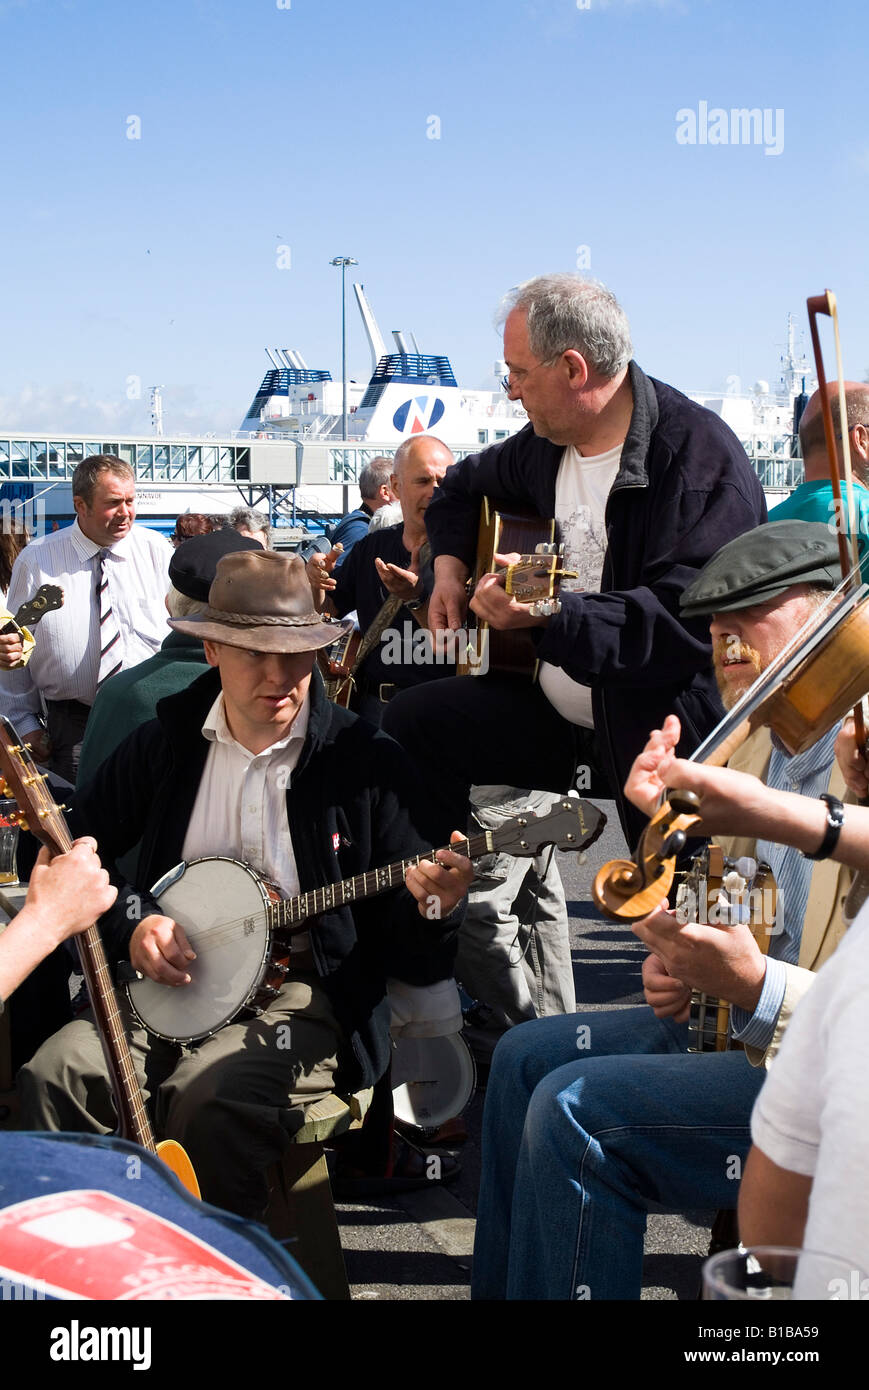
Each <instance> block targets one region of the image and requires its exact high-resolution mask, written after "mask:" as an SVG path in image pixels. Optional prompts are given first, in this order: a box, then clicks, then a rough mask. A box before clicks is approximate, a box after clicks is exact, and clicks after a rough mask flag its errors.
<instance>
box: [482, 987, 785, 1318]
mask: <svg viewBox="0 0 869 1390" xmlns="http://www.w3.org/2000/svg"><path fill="white" fill-rule="evenodd" d="M687 1046H688V1029H687V1025H686V1024H676V1023H673V1022H672V1021H671V1020H669V1019H664V1020H659V1019H656V1018H655V1016H654V1014H653V1013H652V1010H651V1009H650V1008H648V1007H646V1006H645V1005H643V1006H642V1007H640V1008H636V1009H615V1010H607V1011H604V1010H601V1011H598V1012H593V1013H585V1014H571V1015H567V1016H564V1017H560V1018H559V1017H556V1018H541V1019H535V1020H534V1021H533V1022H531V1023H524V1024H522V1025H520V1026H519V1027H518V1028H513V1029H511V1030H510V1032H509V1033H507V1034H506V1035H505V1036H504V1037H503V1038H502V1039H501V1041H500V1042H499V1044H498V1046H497V1048H496V1049H495V1054H494V1058H493V1062H492V1071H491V1075H490V1078H489V1086H488V1092H487V1095H486V1109H485V1114H484V1117H483V1176H482V1181H481V1185H480V1200H479V1205H478V1209H477V1237H476V1245H475V1247H474V1274H473V1281H472V1294H473V1297H474V1298H486V1299H501V1298H519V1299H521V1298H526V1299H544V1298H545V1299H587V1298H592V1299H619V1298H622V1299H623V1298H639V1296H640V1289H641V1287H642V1268H643V1237H644V1235H645V1230H646V1214H647V1211H648V1209H649V1205H650V1204H651V1203H654V1204H656V1209H658V1210H660V1209H661V1208H663V1209H664V1210H668V1211H692V1210H698V1209H704V1208H705V1209H715V1208H718V1207H734V1206H735V1205H736V1196H737V1190H738V1187H739V1177H740V1176H741V1170H742V1164H743V1162H744V1160H745V1156H746V1154H747V1152H748V1148H749V1144H750V1142H751V1136H750V1131H749V1120H750V1116H751V1108H752V1105H753V1104H754V1100H755V1097H756V1096H757V1093H758V1091H759V1090H760V1087H761V1084H762V1082H763V1079H764V1076H765V1074H766V1073H765V1072H764V1070H763V1069H762V1068H756V1067H752V1066H751V1064H750V1063H749V1062H748V1060H747V1059H746V1057H745V1054H744V1053H742V1052H719V1053H709V1054H704V1055H695V1054H691V1053H688V1052H687V1051H686V1049H687Z"/></svg>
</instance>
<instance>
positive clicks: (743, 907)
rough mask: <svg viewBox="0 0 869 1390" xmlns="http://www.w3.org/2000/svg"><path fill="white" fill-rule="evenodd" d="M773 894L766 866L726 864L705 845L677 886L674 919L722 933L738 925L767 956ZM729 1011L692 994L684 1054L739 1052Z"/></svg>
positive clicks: (775, 900)
mask: <svg viewBox="0 0 869 1390" xmlns="http://www.w3.org/2000/svg"><path fill="white" fill-rule="evenodd" d="M777 903H778V890H777V885H776V881H775V877H774V875H773V872H772V869H771V868H770V866H769V864H765V863H760V864H758V863H757V861H756V860H754V859H748V858H744V859H729V858H728V857H727V856H726V855H725V854H724V853H723V852H722V849H721V846H720V845H715V844H707V845H705V846H704V848H703V849H702V850H701V851H700V853H699V854H697V855H695V856H694V858H693V859H692V861H691V866H690V868H689V870H688V872H687V873H686V875H685V877H684V878H683V880H682V882H681V883H680V884H679V888H678V890H677V894H676V914H677V917H678V920H679V921H680V922H702V923H704V924H705V925H706V926H716V927H721V928H723V929H725V930H726V928H727V927H728V926H731V925H733V923H735V922H742V923H744V924H745V925H746V926H747V927H748V928H749V929H750V931H751V934H752V936H753V937H754V939H755V941H756V942H757V944H758V947H759V948H760V952H761V954H762V955H764V956H765V955H767V953H768V951H769V945H770V937H771V936H772V933H773V932H774V931H775V930H776V908H777ZM730 1009H731V1005H730V1004H729V1003H728V1001H727V1000H725V999H719V998H717V997H715V996H713V995H710V994H703V993H702V992H700V991H699V990H692V992H691V1004H690V1009H689V1017H688V1031H689V1033H690V1034H691V1042H690V1044H689V1046H688V1051H689V1052H729V1051H733V1050H736V1051H739V1050H740V1049H741V1048H742V1043H741V1042H737V1041H735V1040H734V1039H733V1038H731V1036H730Z"/></svg>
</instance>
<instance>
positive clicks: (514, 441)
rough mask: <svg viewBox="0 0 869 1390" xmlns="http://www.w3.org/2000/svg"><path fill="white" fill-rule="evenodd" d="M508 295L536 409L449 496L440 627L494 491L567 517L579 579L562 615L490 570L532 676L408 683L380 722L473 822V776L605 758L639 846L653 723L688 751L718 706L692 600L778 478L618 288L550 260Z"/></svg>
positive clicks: (572, 566) (446, 621)
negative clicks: (631, 799) (631, 798)
mask: <svg viewBox="0 0 869 1390" xmlns="http://www.w3.org/2000/svg"><path fill="white" fill-rule="evenodd" d="M505 307H506V308H507V310H508V312H507V314H506V318H505V323H504V357H505V359H506V363H507V366H508V368H509V372H508V375H507V377H506V378H505V383H504V384H505V389H506V391H507V394H508V395H509V397H510V399H511V400H520V401H521V402H522V405H523V406H524V407H525V410H526V412H527V414H528V417H529V421H530V423H529V424H528V425H527V426H526V428H525V429H523V430H520V432H519V433H518V434H516V435H513V436H512V437H511V438H510V439H505V440H503V441H501V442H500V443H498V444H494V445H492V446H491V447H490V448H487V449H484V450H483V451H482V452H481V453H479V454H471V455H470V456H469V457H467V458H464V459H462V461H461V462H460V463H457V464H456V465H455V467H453V468H450V469H449V470H448V471H447V474H446V477H445V478H444V479H443V481H442V483H441V484H440V486H439V488H438V490H437V491H436V492H435V495H434V497H433V499H432V502H431V505H430V506H429V508H428V511H427V512H426V517H425V521H426V529H427V531H428V536H429V540H430V542H431V548H432V554H433V556H434V557H435V558H434V569H435V588H434V591H433V593H432V596H431V601H430V604H429V619H428V621H429V626H430V627H431V628H432V629H433V630H437V629H441V628H452V629H460V628H461V627H462V626H463V624H464V622H465V614H466V610H467V603H468V599H467V591H466V587H465V583H466V580H467V579H468V577H469V575H470V574H471V573H472V572H473V568H474V564H475V562H476V551H477V535H478V525H479V517H480V507H481V503H482V500H483V498H484V497H489V498H491V499H493V500H494V502H495V503H496V504H504V503H511V504H513V506H514V507H515V506H517V505H518V506H524V507H525V508H530V509H531V510H532V511H534V512H537V513H538V514H539V515H540V516H542V517H546V518H550V517H554V518H555V519H556V520H557V521H558V523H559V525H560V528H561V541H562V544H563V545H564V549H565V560H566V565H565V568H566V569H568V570H571V571H575V572H576V574H577V578H576V579H575V580H572V581H565V584H564V585H563V586H562V596H561V602H562V607H561V611H560V612H558V613H556V614H553V615H550V616H547V615H545V614H542V615H538V616H534V615H533V614H532V611H531V608H530V606H529V604H528V603H523V602H521V601H519V600H517V599H515V598H513V597H511V596H510V595H509V594H507V593H506V592H505V584H504V578H503V574H501V575H497V574H487V575H483V577H482V578H481V580H480V582H479V583H478V585H477V588H476V591H475V595H474V598H473V600H472V602H471V607H472V608H473V610H474V611H475V612H476V613H477V615H478V616H479V617H480V618H483V619H485V620H486V621H488V622H489V624H490V625H491V627H492V628H494V629H496V630H500V631H510V630H513V629H516V630H517V631H518V630H525V631H527V632H528V633H530V636H531V640H532V641H533V643H534V646H535V647H536V655H537V657H538V658H539V661H540V675H539V681H538V683H537V684H532V683H531V681H530V680H529V679H528V678H527V677H515V676H514V677H509V676H505V675H502V674H499V673H494V672H492V671H491V670H490V672H489V674H487V675H481V676H479V677H478V678H476V679H468V678H463V679H459V678H456V679H455V680H450V681H439V682H438V683H437V686H432V687H425V686H423V687H418V688H416V689H413V690H406V691H402V692H401V693H400V694H399V695H398V697H397V698H396V699H394V700H392V701H391V702H390V704H389V707H388V708H387V710H386V714H385V716H384V721H383V727H384V729H386V731H387V733H390V734H392V736H393V737H394V738H396V739H397V740H398V742H399V743H400V744H401V746H402V747H403V748H406V749H407V750H408V752H409V753H411V754H412V756H413V757H414V758H415V759H416V761H417V762H418V763H419V764H420V766H422V767H437V768H438V769H439V772H440V780H441V784H442V791H443V794H444V795H445V796H449V797H450V798H451V806H452V817H451V819H452V820H453V821H455V822H456V823H458V824H460V823H461V812H462V811H463V810H464V808H465V807H466V805H467V789H468V784H469V783H472V782H473V783H478V784H479V783H494V784H497V783H509V784H512V785H514V786H524V787H542V788H544V789H545V790H550V791H557V792H563V791H565V790H566V789H567V788H568V787H569V786H570V785H571V781H572V777H573V769H574V765H575V764H576V763H577V762H579V764H580V765H587V766H588V768H589V769H590V770H591V771H592V773H594V771H595V770H597V769H600V770H601V771H602V773H603V774H604V778H605V780H606V782H607V783H608V784H609V787H610V790H609V791H608V792H604V791H600V792H599V791H598V786H597V785H596V782H595V780H594V778H592V780H588V781H585V782H584V787H585V788H586V789H588V790H590V792H591V794H592V795H595V794H600V795H612V796H614V797H615V799H616V802H617V804H618V808H619V815H620V817H621V819H622V824H623V826H624V828H625V834H626V836H627V839H628V841H629V843H633V842H634V841H635V840H636V838H637V836H638V835H639V833H640V831H641V830H642V828H643V821H642V817H641V816H639V815H638V814H637V812H636V811H635V810H634V808H633V807H631V806H630V805H629V804H628V803H626V802H625V801H624V799H623V797H622V794H621V788H622V784H623V782H624V780H625V777H626V776H627V772H628V769H629V768H630V765H631V763H632V761H633V759H634V758H635V757H636V755H637V753H639V752H640V750H641V749H642V747H643V744H644V742H645V738H646V734H647V732H648V730H649V727H650V725H651V724H660V723H661V722H662V721H663V719H664V717H665V715H667V714H669V713H676V714H678V715H679V718H680V720H681V723H682V738H683V748H684V749H685V750H686V751H690V749H691V748H694V747H696V745H697V743H699V741H700V739H701V738H703V737H704V736H705V735H706V734H707V733H709V732H710V730H711V729H712V728H713V727H714V726H715V725H716V724H717V722H718V720H719V718H720V717H721V709H720V706H719V703H718V698H717V693H716V690H715V682H714V680H713V678H712V672H711V668H710V664H709V645H708V640H707V634H706V633H705V631H704V628H703V625H702V624H701V623H698V622H696V621H695V620H694V619H692V618H686V617H685V616H684V615H680V613H679V596H680V594H681V593H682V591H683V589H684V588H685V587H686V585H688V584H690V583H691V581H692V579H694V578H695V577H696V575H697V573H698V572H699V570H700V569H701V567H702V566H703V565H704V564H705V563H706V561H707V560H708V559H709V558H710V557H711V556H712V555H714V554H715V552H716V551H717V550H718V549H719V548H720V547H721V546H722V545H724V544H725V542H726V541H729V540H730V539H732V537H733V536H737V535H739V534H740V533H741V532H743V531H747V530H749V529H750V528H751V527H753V526H757V525H758V523H760V522H761V521H764V520H765V519H766V505H765V503H764V498H763V492H762V489H761V487H760V484H759V482H758V480H757V477H756V476H755V475H754V473H753V472H752V470H751V467H750V465H749V463H748V460H747V459H746V457H745V452H744V450H743V449H742V446H741V445H740V443H739V441H738V440H737V438H736V436H735V435H734V434H733V433H732V432H731V431H730V430H729V429H728V427H727V426H726V425H725V424H724V423H723V422H722V421H721V420H720V419H719V418H718V417H717V416H716V415H713V414H712V412H711V411H709V410H704V409H702V408H701V407H700V406H698V405H696V404H695V403H694V402H693V401H690V400H688V399H687V398H686V397H685V396H683V395H681V394H680V393H679V392H678V391H675V390H673V388H672V387H671V386H666V385H664V384H663V383H662V382H659V381H654V380H653V379H652V378H651V377H648V376H646V374H645V372H643V371H641V370H640V368H639V367H638V366H637V364H636V362H634V361H632V360H631V357H632V347H631V335H630V329H629V326H628V322H627V319H626V317H625V314H624V311H623V310H622V309H621V307H620V306H619V304H618V303H617V301H616V299H615V297H614V295H612V294H611V293H610V291H609V290H607V289H606V288H605V287H604V286H603V285H600V284H598V283H597V282H596V281H587V280H583V279H582V278H581V277H579V276H577V275H570V274H561V275H546V276H541V277H539V278H538V279H535V280H529V281H528V282H527V284H524V285H521V286H519V288H518V289H517V290H515V291H513V292H512V293H511V295H510V296H509V299H508V301H507V304H506V306H505ZM568 590H570V592H567V591H568ZM517 730H519V731H520V737H519V738H517V736H516V732H517Z"/></svg>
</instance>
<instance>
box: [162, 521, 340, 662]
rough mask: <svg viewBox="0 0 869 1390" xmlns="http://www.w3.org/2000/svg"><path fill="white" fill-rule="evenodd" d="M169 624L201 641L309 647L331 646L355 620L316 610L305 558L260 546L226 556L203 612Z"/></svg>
mask: <svg viewBox="0 0 869 1390" xmlns="http://www.w3.org/2000/svg"><path fill="white" fill-rule="evenodd" d="M187 544H189V542H187ZM169 626H170V627H174V628H175V630H176V632H184V633H186V634H187V636H188V637H198V638H199V639H200V641H204V642H225V643H226V644H227V646H230V647H244V648H245V649H246V650H247V651H251V652H310V651H316V650H317V649H318V648H319V647H328V646H329V643H330V642H334V641H336V639H337V638H339V637H341V636H343V634H344V633H346V632H349V631H350V628H351V627H352V626H353V624H352V622H350V621H347V620H342V621H335V620H334V619H330V618H326V617H324V616H323V615H322V614H321V613H318V612H317V611H316V609H315V608H314V601H313V598H312V596H311V586H310V584H309V583H308V576H307V573H306V571H305V562H304V560H302V559H301V558H300V557H299V556H298V555H278V554H276V553H275V551H273V550H263V549H262V548H261V546H258V545H257V546H255V547H254V549H253V550H239V551H236V552H234V553H233V554H230V555H224V557H223V559H222V560H219V561H218V564H217V570H216V572H215V577H214V583H213V584H212V585H211V588H210V589H209V591H208V607H207V608H206V609H205V611H204V612H202V613H197V614H196V615H195V616H192V617H189V618H170V620H169Z"/></svg>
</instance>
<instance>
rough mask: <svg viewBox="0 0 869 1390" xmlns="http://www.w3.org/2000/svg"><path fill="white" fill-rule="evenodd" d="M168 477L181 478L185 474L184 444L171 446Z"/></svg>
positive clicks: (185, 451) (185, 456)
mask: <svg viewBox="0 0 869 1390" xmlns="http://www.w3.org/2000/svg"><path fill="white" fill-rule="evenodd" d="M169 458H170V464H169V476H170V477H171V478H183V477H185V476H186V473H187V448H186V446H185V445H184V444H173V445H172V446H171V450H170V455H169Z"/></svg>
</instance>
